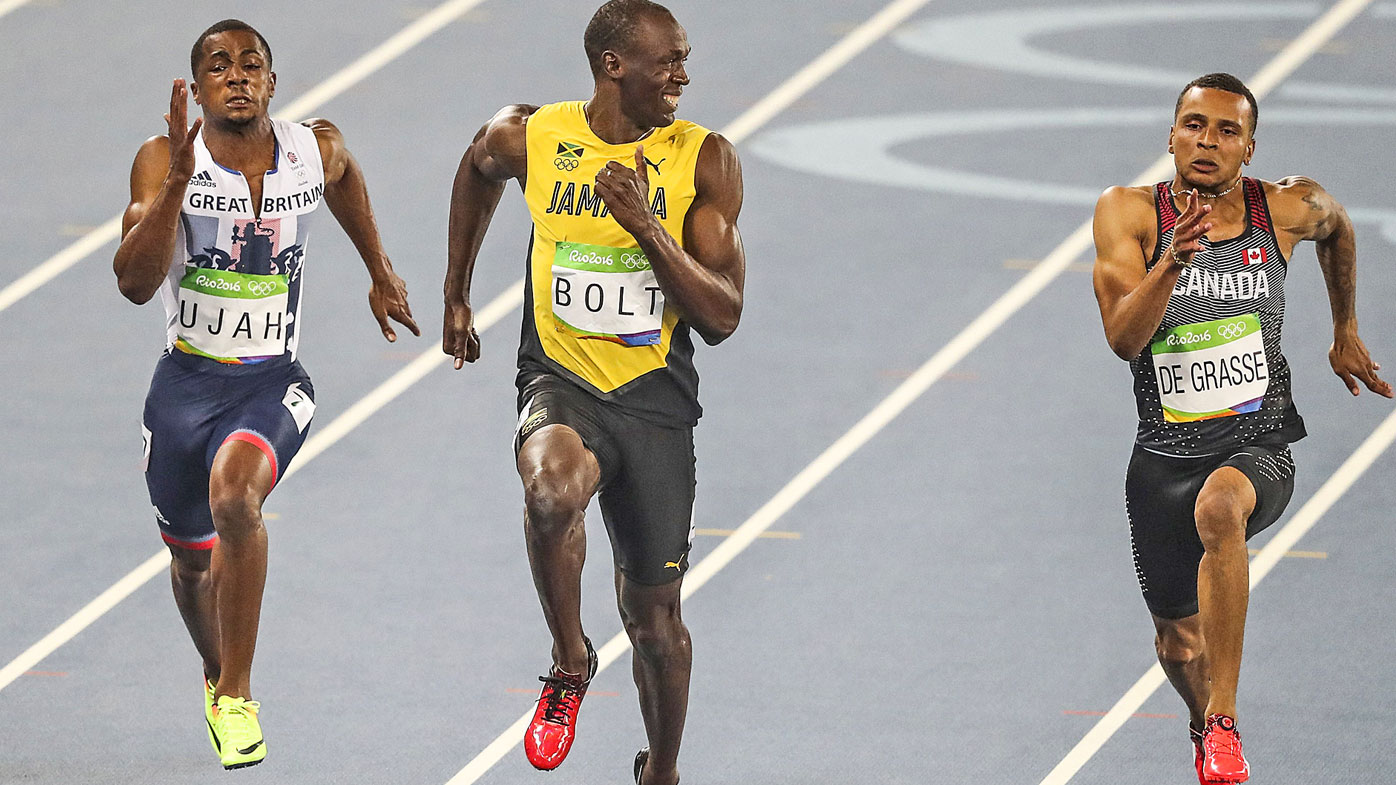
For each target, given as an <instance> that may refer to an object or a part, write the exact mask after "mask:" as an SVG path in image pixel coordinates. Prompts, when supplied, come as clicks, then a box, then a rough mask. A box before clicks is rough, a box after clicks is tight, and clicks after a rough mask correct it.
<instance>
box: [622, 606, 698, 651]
mask: <svg viewBox="0 0 1396 785" xmlns="http://www.w3.org/2000/svg"><path fill="white" fill-rule="evenodd" d="M623 623H624V625H625V632H626V634H627V635H628V636H629V637H630V644H631V645H632V646H634V647H635V653H636V654H638V655H639V656H640V657H642V658H644V659H647V660H655V661H667V660H669V659H670V658H672V657H674V656H676V655H681V654H687V653H689V651H690V649H691V648H692V645H693V644H692V643H691V641H690V640H689V637H688V628H687V627H685V626H684V624H683V619H682V618H680V617H679V614H678V612H677V610H674V611H672V612H660V613H655V614H646V616H645V617H644V618H639V617H637V616H636V615H635V614H628V615H626V616H625V617H624V622H623Z"/></svg>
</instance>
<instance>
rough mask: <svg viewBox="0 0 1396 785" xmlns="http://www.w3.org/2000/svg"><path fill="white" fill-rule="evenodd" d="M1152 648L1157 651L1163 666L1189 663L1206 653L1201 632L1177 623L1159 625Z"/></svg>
mask: <svg viewBox="0 0 1396 785" xmlns="http://www.w3.org/2000/svg"><path fill="white" fill-rule="evenodd" d="M1154 648H1155V649H1156V650H1157V651H1158V658H1159V662H1160V663H1162V664H1163V665H1165V666H1169V665H1174V666H1182V665H1189V664H1191V663H1193V662H1196V661H1197V660H1199V659H1201V658H1202V657H1203V655H1204V654H1205V653H1206V646H1205V644H1204V643H1203V639H1202V635H1201V633H1200V632H1196V631H1193V630H1188V629H1186V628H1184V627H1183V626H1182V625H1178V624H1161V625H1159V626H1158V634H1157V635H1155V636H1154Z"/></svg>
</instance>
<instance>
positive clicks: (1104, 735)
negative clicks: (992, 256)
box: [1039, 0, 1396, 785]
mask: <svg viewBox="0 0 1396 785" xmlns="http://www.w3.org/2000/svg"><path fill="white" fill-rule="evenodd" d="M1371 3H1372V0H1342V1H1341V2H1339V3H1336V4H1334V5H1333V7H1331V8H1329V9H1328V11H1327V12H1326V13H1325V14H1324V15H1323V16H1321V17H1319V18H1318V19H1317V20H1316V21H1314V23H1313V24H1311V25H1309V27H1308V28H1307V29H1305V30H1304V32H1302V33H1300V34H1299V36H1298V37H1297V38H1295V39H1294V40H1293V41H1291V42H1290V43H1289V45H1288V46H1286V47H1285V48H1284V49H1283V50H1281V51H1280V53H1279V54H1277V55H1275V57H1274V59H1273V60H1271V61H1270V62H1269V63H1266V64H1265V66H1264V67H1262V68H1261V69H1260V71H1259V72H1258V73H1257V74H1256V75H1255V77H1254V78H1253V79H1251V81H1250V83H1249V85H1248V86H1249V87H1250V88H1251V93H1252V94H1253V95H1254V96H1255V97H1256V98H1257V99H1259V98H1261V97H1262V96H1264V95H1265V94H1267V93H1269V92H1270V91H1271V90H1274V89H1275V87H1277V86H1278V85H1279V84H1280V82H1282V81H1284V80H1285V79H1286V78H1288V77H1289V76H1290V75H1291V74H1293V73H1294V71H1295V70H1296V69H1298V68H1299V66H1300V65H1302V64H1303V63H1304V62H1305V61H1307V60H1308V59H1309V58H1310V57H1312V56H1313V55H1314V53H1315V52H1317V51H1318V50H1319V49H1320V48H1321V47H1322V46H1323V45H1324V44H1326V43H1328V41H1329V39H1331V38H1332V37H1333V36H1335V35H1337V33H1338V31H1339V30H1341V29H1342V28H1343V26H1344V25H1346V24H1347V23H1349V22H1351V21H1352V20H1353V19H1354V18H1356V17H1357V15H1358V14H1360V13H1362V11H1363V9H1365V8H1366V7H1367V6H1368V5H1370V4H1371ZM1171 164H1172V159H1171V158H1170V157H1169V156H1163V157H1162V158H1160V159H1159V160H1158V162H1157V163H1156V164H1155V165H1154V166H1153V167H1151V168H1150V169H1149V171H1148V172H1146V173H1145V174H1144V175H1142V176H1141V177H1140V178H1139V180H1138V181H1136V182H1137V183H1139V184H1147V183H1151V182H1153V181H1155V180H1158V179H1160V178H1162V177H1163V176H1165V175H1166V174H1167V173H1168V171H1169V170H1170V168H1171ZM1090 226H1091V223H1090V221H1087V222H1086V223H1085V224H1083V225H1082V228H1083V229H1085V230H1087V231H1086V235H1085V236H1086V240H1085V241H1083V242H1089V239H1090ZM1077 233H1078V234H1079V233H1080V230H1079V229H1078V230H1077ZM1074 236H1075V235H1073V237H1074ZM1083 250H1084V246H1083ZM1069 261H1070V260H1068V262H1069ZM1043 264H1044V265H1045V264H1046V262H1044V263H1043ZM1064 266H1065V265H1063V267H1064ZM1057 272H1058V273H1059V272H1060V270H1058V271H1057ZM1053 277H1055V274H1054V276H1053ZM1393 437H1396V414H1393V415H1392V416H1390V417H1388V418H1387V419H1386V421H1385V422H1383V423H1382V425H1381V426H1380V427H1378V428H1377V430H1376V431H1375V432H1373V433H1372V435H1371V436H1369V437H1368V438H1367V440H1366V441H1365V442H1363V443H1362V446H1361V447H1359V448H1358V449H1357V451H1356V452H1354V453H1353V454H1352V455H1351V456H1350V457H1349V458H1348V459H1347V461H1345V462H1344V463H1343V465H1342V466H1341V467H1340V468H1339V469H1338V471H1337V472H1335V473H1334V474H1333V476H1332V477H1330V478H1329V480H1328V482H1327V483H1324V486H1323V487H1322V488H1320V489H1319V492H1318V493H1316V494H1314V496H1313V497H1311V498H1310V499H1309V501H1308V502H1307V503H1306V504H1305V505H1304V507H1303V508H1302V509H1301V510H1300V511H1299V512H1298V513H1297V514H1296V515H1295V516H1294V519H1293V520H1291V521H1290V522H1289V523H1288V524H1287V525H1286V526H1285V527H1284V528H1283V529H1281V530H1280V532H1279V533H1278V534H1276V535H1275V537H1274V538H1273V539H1272V540H1271V541H1270V542H1269V543H1268V544H1267V545H1266V546H1265V547H1264V548H1262V549H1261V552H1260V555H1259V556H1257V557H1255V560H1254V561H1252V562H1251V588H1255V585H1256V584H1257V583H1259V582H1260V579H1261V578H1263V577H1265V575H1266V573H1268V572H1269V571H1270V568H1271V567H1274V566H1275V563H1276V562H1277V561H1279V559H1280V557H1281V556H1283V555H1284V554H1285V552H1286V551H1288V550H1289V549H1290V548H1291V547H1293V546H1294V544H1295V543H1296V542H1298V540H1299V538H1300V537H1302V536H1303V535H1304V533H1305V532H1307V531H1308V530H1309V529H1310V528H1311V527H1312V526H1313V525H1314V523H1315V522H1316V521H1317V520H1318V518H1319V517H1320V516H1322V515H1323V513H1324V512H1326V511H1327V510H1328V508H1329V507H1331V506H1332V504H1333V502H1335V501H1337V499H1338V497H1339V496H1341V495H1342V494H1343V493H1344V492H1345V491H1347V489H1348V488H1350V487H1351V486H1352V483H1353V482H1355V481H1356V480H1357V478H1358V477H1360V476H1361V475H1362V472H1364V471H1366V470H1367V467H1368V466H1370V465H1371V463H1372V461H1374V460H1376V458H1377V456H1378V455H1380V454H1381V451H1382V450H1385V449H1386V448H1387V446H1388V445H1390V444H1391V440H1392V438H1393ZM1363 461H1365V463H1364V462H1363ZM1163 682H1164V674H1163V669H1162V668H1160V667H1159V666H1158V664H1157V663H1155V664H1154V665H1153V666H1152V667H1150V668H1149V670H1148V671H1146V672H1145V673H1144V675H1143V676H1141V677H1140V678H1139V681H1137V682H1135V683H1134V686H1133V687H1130V688H1129V691H1127V692H1126V693H1125V694H1124V695H1123V696H1122V697H1121V698H1120V700H1119V701H1117V702H1116V703H1115V705H1114V706H1113V707H1111V709H1110V711H1108V712H1106V714H1105V716H1104V717H1101V718H1100V720H1099V721H1098V722H1097V723H1096V724H1095V726H1094V727H1092V728H1091V729H1090V731H1088V732H1087V733H1086V735H1085V736H1084V737H1082V739H1081V741H1079V742H1077V743H1076V746H1075V747H1073V748H1072V749H1071V751H1070V752H1068V753H1067V755H1066V757H1065V758H1062V760H1061V762H1060V763H1058V764H1057V765H1056V766H1055V767H1053V769H1052V770H1051V771H1050V772H1048V773H1047V776H1046V777H1044V778H1043V779H1042V782H1041V783H1039V785H1065V784H1066V783H1067V782H1070V781H1071V778H1072V777H1074V776H1075V775H1076V772H1078V771H1080V770H1081V767H1082V766H1084V765H1086V762H1087V761H1089V760H1090V759H1091V758H1092V757H1093V756H1094V755H1095V754H1096V752H1098V751H1099V750H1100V748H1101V747H1103V746H1104V745H1105V742H1107V741H1109V740H1110V737H1111V736H1113V735H1115V731H1117V730H1119V729H1120V727H1121V726H1123V725H1124V724H1125V721H1126V720H1128V719H1129V718H1130V716H1131V715H1133V714H1134V712H1136V711H1138V709H1139V707H1140V706H1141V705H1143V703H1144V701H1145V700H1147V699H1148V697H1149V696H1150V695H1152V694H1154V690H1157V689H1158V688H1159V685H1161V684H1163Z"/></svg>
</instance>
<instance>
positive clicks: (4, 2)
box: [0, 0, 29, 16]
mask: <svg viewBox="0 0 1396 785" xmlns="http://www.w3.org/2000/svg"><path fill="white" fill-rule="evenodd" d="M28 2H29V0H0V16H4V15H5V14H8V13H9V12H11V11H13V10H15V9H16V8H19V7H20V6H22V5H24V4H26V3H28Z"/></svg>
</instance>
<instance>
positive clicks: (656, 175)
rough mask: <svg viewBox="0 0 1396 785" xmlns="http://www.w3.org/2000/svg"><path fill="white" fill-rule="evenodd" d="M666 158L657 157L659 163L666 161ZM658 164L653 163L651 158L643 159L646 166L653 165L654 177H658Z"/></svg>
mask: <svg viewBox="0 0 1396 785" xmlns="http://www.w3.org/2000/svg"><path fill="white" fill-rule="evenodd" d="M667 160H669V159H668V158H667V157H666V158H661V159H659V164H662V163H664V162H665V161H667ZM659 164H657V163H655V162H654V161H651V160H650V159H648V158H646V159H645V165H646V166H653V167H654V176H655V177H658V176H659Z"/></svg>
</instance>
